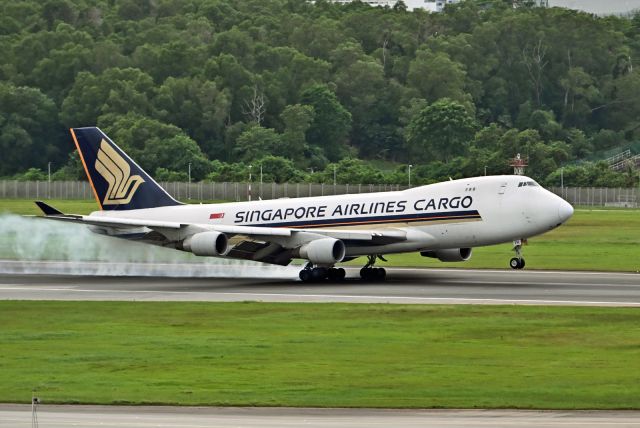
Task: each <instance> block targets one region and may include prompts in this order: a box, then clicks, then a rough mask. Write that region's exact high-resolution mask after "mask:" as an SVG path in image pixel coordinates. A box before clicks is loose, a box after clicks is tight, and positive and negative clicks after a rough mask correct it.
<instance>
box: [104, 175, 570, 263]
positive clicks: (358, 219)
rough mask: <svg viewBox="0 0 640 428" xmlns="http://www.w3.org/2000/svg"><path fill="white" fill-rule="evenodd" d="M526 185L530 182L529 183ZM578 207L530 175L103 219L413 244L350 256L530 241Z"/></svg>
mask: <svg viewBox="0 0 640 428" xmlns="http://www.w3.org/2000/svg"><path fill="white" fill-rule="evenodd" d="M523 183H524V184H523ZM572 213H573V208H572V207H571V205H569V204H568V203H567V202H566V201H564V200H563V199H562V198H560V197H558V196H556V195H554V194H553V193H551V192H549V191H547V190H545V189H544V188H542V187H540V186H538V185H537V184H535V182H534V181H533V180H532V179H530V178H528V177H524V176H515V175H514V176H488V177H475V178H468V179H461V180H453V181H447V182H442V183H437V184H431V185H427V186H421V187H415V188H412V189H408V190H404V191H398V192H383V193H366V194H349V195H337V196H324V197H310V198H296V199H277V200H264V201H250V202H235V203H222V204H201V205H180V206H169V207H160V208H150V209H142V210H128V211H99V212H96V213H92V216H93V215H96V216H107V217H116V218H128V219H141V220H149V221H172V222H181V223H189V224H201V225H236V226H258V227H285V228H291V229H305V230H312V229H318V228H320V229H323V230H327V229H340V230H348V229H365V230H369V231H371V230H379V229H381V230H384V229H389V228H391V229H395V230H402V231H404V232H406V238H407V239H406V240H404V241H401V242H393V243H388V244H385V245H377V246H372V245H369V246H367V245H357V246H347V248H346V254H347V256H358V255H366V254H390V253H399V252H410V251H420V250H438V249H449V248H471V247H477V246H484V245H493V244H498V243H502V242H509V241H513V240H516V239H523V238H529V237H531V236H534V235H539V234H541V233H544V232H546V231H548V230H550V229H553V228H555V227H557V226H559V225H560V224H562V223H563V222H565V221H566V220H567V219H568V218H569V217H570V216H571V215H572Z"/></svg>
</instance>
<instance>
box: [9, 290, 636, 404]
mask: <svg viewBox="0 0 640 428" xmlns="http://www.w3.org/2000/svg"><path fill="white" fill-rule="evenodd" d="M0 325H1V326H2V328H1V329H0V344H2V346H0V402H29V400H30V398H31V391H32V390H34V389H35V390H36V393H37V394H38V396H40V397H41V398H42V399H43V400H45V402H47V403H105V404H106V403H121V404H151V403H153V404H161V403H162V404H180V405H196V404H207V405H247V406H253V405H260V406H314V407H315V406H319V407H324V406H341V407H342V406H346V407H361V406H364V407H414V408H422V407H426V408H431V407H438V408H439V407H442V408H473V407H481V408H544V409H584V408H589V409H637V408H640V330H639V327H638V326H639V325H640V312H639V311H638V310H637V309H633V308H568V307H522V306H520V307H513V306H511V307H506V306H466V305H461V306H446V305H442V306H437V305H434V306H431V305H430V306H422V305H407V306H403V305H368V304H360V305H348V304H267V303H149V302H146V303H142V302H19V301H18V302H15V301H14V302H11V301H2V302H0Z"/></svg>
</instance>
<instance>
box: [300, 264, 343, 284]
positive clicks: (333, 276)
mask: <svg viewBox="0 0 640 428" xmlns="http://www.w3.org/2000/svg"><path fill="white" fill-rule="evenodd" d="M298 276H299V277H300V280H302V282H321V281H324V280H325V279H328V280H329V281H331V282H340V281H344V277H345V276H346V272H345V270H344V269H343V268H335V267H330V268H327V267H322V266H316V267H313V265H312V264H311V263H307V265H306V266H305V267H304V269H302V270H301V271H300V274H299V275H298Z"/></svg>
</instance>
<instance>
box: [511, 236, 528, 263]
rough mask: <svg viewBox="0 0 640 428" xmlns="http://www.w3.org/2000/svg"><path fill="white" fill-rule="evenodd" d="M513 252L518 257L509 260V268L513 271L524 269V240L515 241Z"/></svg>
mask: <svg viewBox="0 0 640 428" xmlns="http://www.w3.org/2000/svg"><path fill="white" fill-rule="evenodd" d="M513 250H514V251H515V252H516V256H515V257H514V258H512V259H511V260H509V266H510V267H511V269H523V268H524V265H525V263H524V257H522V240H521V239H518V240H515V241H513Z"/></svg>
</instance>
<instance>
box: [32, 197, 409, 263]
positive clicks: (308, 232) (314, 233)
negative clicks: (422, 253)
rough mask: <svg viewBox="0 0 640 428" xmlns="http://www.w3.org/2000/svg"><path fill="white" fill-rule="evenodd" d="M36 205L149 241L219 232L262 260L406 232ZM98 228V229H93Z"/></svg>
mask: <svg viewBox="0 0 640 428" xmlns="http://www.w3.org/2000/svg"><path fill="white" fill-rule="evenodd" d="M37 205H38V207H40V209H41V210H42V211H43V212H44V214H45V216H44V217H40V218H46V219H49V220H57V221H64V222H72V223H80V224H85V225H89V226H94V231H98V232H100V233H103V234H105V235H109V236H116V237H123V238H129V239H131V238H130V237H131V236H133V235H135V236H137V237H140V236H142V238H138V239H139V240H141V241H146V242H148V243H152V244H156V245H162V246H174V245H175V244H176V243H177V242H180V241H182V240H184V239H185V238H187V237H189V236H191V235H193V234H195V233H198V232H203V231H216V232H221V233H224V234H226V235H228V236H229V237H232V238H234V239H231V242H232V243H233V246H232V247H231V249H230V251H229V253H228V254H227V256H229V257H234V258H242V259H247V260H255V261H261V262H265V263H275V264H283V265H286V264H289V262H290V261H291V259H292V257H291V248H292V246H295V243H296V242H301V241H306V242H308V241H310V240H313V239H320V238H323V237H330V238H334V239H339V240H342V241H344V243H345V245H349V244H352V245H358V244H359V245H362V244H364V243H366V244H376V245H383V244H388V243H392V242H399V241H404V240H406V239H407V238H406V232H405V231H403V230H400V229H379V230H348V229H342V230H341V229H293V228H281V227H257V226H239V225H224V224H216V225H211V224H198V223H195V224H194V223H180V222H171V221H156V220H141V219H131V218H117V217H106V216H105V217H102V216H88V215H76V214H63V213H62V212H60V211H58V210H57V209H55V208H53V207H51V206H50V205H47V204H45V203H44V202H41V201H38V202H37ZM95 228H97V230H96V229H95Z"/></svg>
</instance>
